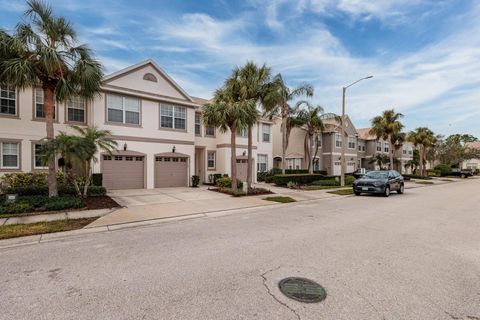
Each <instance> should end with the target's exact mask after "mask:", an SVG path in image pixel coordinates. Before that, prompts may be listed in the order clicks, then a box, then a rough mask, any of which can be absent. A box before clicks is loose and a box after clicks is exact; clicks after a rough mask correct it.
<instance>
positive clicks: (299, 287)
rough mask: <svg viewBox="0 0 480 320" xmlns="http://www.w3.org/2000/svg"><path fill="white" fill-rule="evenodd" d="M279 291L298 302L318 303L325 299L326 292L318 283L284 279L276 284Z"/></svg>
mask: <svg viewBox="0 0 480 320" xmlns="http://www.w3.org/2000/svg"><path fill="white" fill-rule="evenodd" d="M278 287H279V289H280V291H281V292H282V293H283V294H284V295H286V296H287V297H289V298H290V299H294V300H297V301H300V302H306V303H314V302H320V301H322V300H323V299H325V298H326V297H327V291H325V289H324V288H323V287H322V286H321V285H319V284H318V283H316V282H314V281H312V280H309V279H305V278H296V277H293V278H286V279H283V280H281V281H280V282H279V283H278Z"/></svg>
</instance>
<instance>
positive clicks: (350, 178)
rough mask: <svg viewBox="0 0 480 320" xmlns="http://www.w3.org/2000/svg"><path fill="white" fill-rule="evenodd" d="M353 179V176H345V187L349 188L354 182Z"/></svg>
mask: <svg viewBox="0 0 480 320" xmlns="http://www.w3.org/2000/svg"><path fill="white" fill-rule="evenodd" d="M355 180H356V179H355V177H354V176H345V185H346V186H349V185H352V184H353V182H355Z"/></svg>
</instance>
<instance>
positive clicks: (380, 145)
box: [377, 141, 382, 152]
mask: <svg viewBox="0 0 480 320" xmlns="http://www.w3.org/2000/svg"><path fill="white" fill-rule="evenodd" d="M377 151H378V152H382V142H381V141H377Z"/></svg>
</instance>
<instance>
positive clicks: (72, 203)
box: [45, 197, 85, 211]
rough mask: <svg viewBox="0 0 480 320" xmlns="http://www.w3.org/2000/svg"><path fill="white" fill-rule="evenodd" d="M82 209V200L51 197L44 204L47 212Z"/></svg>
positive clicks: (83, 204) (83, 205)
mask: <svg viewBox="0 0 480 320" xmlns="http://www.w3.org/2000/svg"><path fill="white" fill-rule="evenodd" d="M83 207H85V203H83V201H82V199H80V198H75V197H53V198H50V199H49V201H48V202H47V203H46V204H45V209H46V210H48V211H51V210H63V209H71V208H83Z"/></svg>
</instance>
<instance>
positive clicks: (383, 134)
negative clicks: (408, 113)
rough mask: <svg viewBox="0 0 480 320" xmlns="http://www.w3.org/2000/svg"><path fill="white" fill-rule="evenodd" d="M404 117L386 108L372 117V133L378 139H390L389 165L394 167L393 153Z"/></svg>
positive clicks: (391, 167)
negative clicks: (380, 113)
mask: <svg viewBox="0 0 480 320" xmlns="http://www.w3.org/2000/svg"><path fill="white" fill-rule="evenodd" d="M402 117H403V114H401V113H396V112H395V110H393V109H391V110H385V111H383V113H382V115H380V116H376V117H375V118H373V119H372V128H371V129H370V134H373V135H375V136H376V137H377V139H383V140H385V141H388V143H389V145H390V148H389V159H390V163H389V167H390V169H393V154H394V153H395V147H394V146H395V144H396V143H397V138H398V135H399V134H400V132H401V131H402V129H403V127H404V126H403V124H402V123H401V122H400V119H401V118H402Z"/></svg>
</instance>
